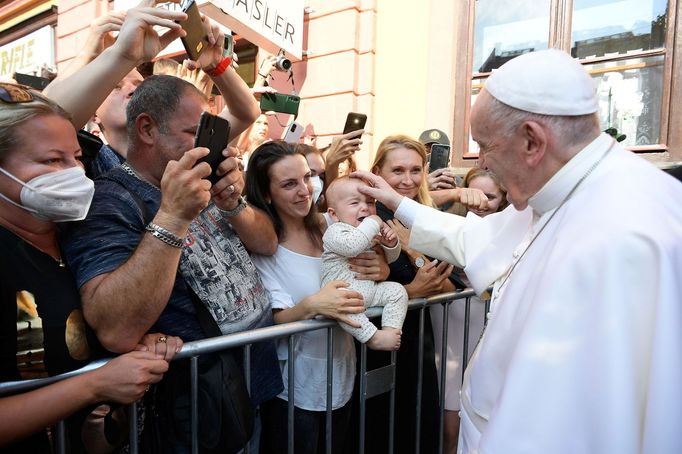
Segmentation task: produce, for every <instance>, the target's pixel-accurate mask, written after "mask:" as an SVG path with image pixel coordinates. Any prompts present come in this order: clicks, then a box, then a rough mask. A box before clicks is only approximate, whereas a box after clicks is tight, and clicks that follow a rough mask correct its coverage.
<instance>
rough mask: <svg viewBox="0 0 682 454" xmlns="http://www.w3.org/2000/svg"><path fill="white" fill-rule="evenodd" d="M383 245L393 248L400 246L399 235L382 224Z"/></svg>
mask: <svg viewBox="0 0 682 454" xmlns="http://www.w3.org/2000/svg"><path fill="white" fill-rule="evenodd" d="M380 230H381V244H383V245H384V246H386V247H390V248H393V247H395V246H396V244H398V235H396V233H395V232H394V231H393V230H392V229H391V228H390V227H389V226H387V225H386V224H384V223H383V222H382V223H381V229H380Z"/></svg>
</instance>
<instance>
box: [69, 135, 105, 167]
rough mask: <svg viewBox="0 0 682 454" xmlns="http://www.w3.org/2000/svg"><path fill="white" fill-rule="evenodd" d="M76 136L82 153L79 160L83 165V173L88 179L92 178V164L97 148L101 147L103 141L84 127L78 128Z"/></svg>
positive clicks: (97, 151)
mask: <svg viewBox="0 0 682 454" xmlns="http://www.w3.org/2000/svg"><path fill="white" fill-rule="evenodd" d="M76 138H77V139H78V145H80V147H81V152H82V153H83V155H82V156H81V162H82V163H83V167H85V174H86V175H87V176H88V177H89V178H90V179H94V178H95V172H94V169H93V167H92V166H93V163H94V162H95V159H97V155H98V154H99V150H100V149H101V148H102V145H104V142H102V139H100V138H99V137H97V136H96V135H94V134H93V133H91V132H88V131H86V130H85V129H81V130H79V131H78V132H77V133H76Z"/></svg>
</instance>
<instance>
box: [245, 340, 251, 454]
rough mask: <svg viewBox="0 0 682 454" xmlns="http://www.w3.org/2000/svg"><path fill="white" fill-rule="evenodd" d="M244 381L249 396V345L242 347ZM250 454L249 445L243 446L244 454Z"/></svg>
mask: <svg viewBox="0 0 682 454" xmlns="http://www.w3.org/2000/svg"><path fill="white" fill-rule="evenodd" d="M244 381H246V390H247V391H248V393H249V395H251V344H247V345H244ZM250 452H251V443H250V442H249V443H247V444H246V446H244V454H249V453H250Z"/></svg>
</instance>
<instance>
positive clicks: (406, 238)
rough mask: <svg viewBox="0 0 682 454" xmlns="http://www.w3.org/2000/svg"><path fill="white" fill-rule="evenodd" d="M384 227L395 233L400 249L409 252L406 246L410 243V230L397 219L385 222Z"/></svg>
mask: <svg viewBox="0 0 682 454" xmlns="http://www.w3.org/2000/svg"><path fill="white" fill-rule="evenodd" d="M386 225H388V226H389V227H390V228H391V230H393V231H394V232H395V234H396V235H397V236H398V240H400V248H401V249H402V250H403V251H404V252H406V253H407V251H408V250H409V249H408V247H407V245H408V243H409V242H410V229H408V228H407V227H405V226H404V225H403V224H402V222H400V221H399V220H397V219H389V220H388V221H386Z"/></svg>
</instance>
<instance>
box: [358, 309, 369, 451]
mask: <svg viewBox="0 0 682 454" xmlns="http://www.w3.org/2000/svg"><path fill="white" fill-rule="evenodd" d="M368 317H369V316H368ZM366 395H367V344H362V345H360V415H359V416H360V417H359V418H358V419H359V421H358V424H359V425H360V426H359V430H358V438H359V440H358V443H359V445H358V454H365V411H366V410H367V406H366V404H365V398H366Z"/></svg>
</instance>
